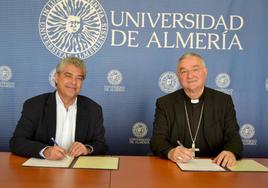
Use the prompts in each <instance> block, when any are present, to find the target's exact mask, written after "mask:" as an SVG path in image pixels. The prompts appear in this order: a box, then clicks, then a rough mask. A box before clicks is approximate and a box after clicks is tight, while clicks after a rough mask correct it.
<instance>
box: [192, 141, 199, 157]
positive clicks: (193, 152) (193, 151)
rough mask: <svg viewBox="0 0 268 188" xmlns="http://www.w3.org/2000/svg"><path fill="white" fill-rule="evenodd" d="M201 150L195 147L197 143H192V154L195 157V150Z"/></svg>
mask: <svg viewBox="0 0 268 188" xmlns="http://www.w3.org/2000/svg"><path fill="white" fill-rule="evenodd" d="M196 151H199V148H195V143H194V142H193V143H192V156H193V157H195V152H196Z"/></svg>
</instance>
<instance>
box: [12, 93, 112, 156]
mask: <svg viewBox="0 0 268 188" xmlns="http://www.w3.org/2000/svg"><path fill="white" fill-rule="evenodd" d="M104 134H105V129H104V127H103V115H102V109H101V106H100V105H98V104H97V103H95V102H94V101H92V100H91V99H89V98H87V97H85V96H80V95H79V96H77V114H76V129H75V141H78V142H81V143H83V144H85V145H91V146H93V148H94V151H93V153H92V155H98V154H105V153H106V151H107V145H106V143H105V139H104ZM55 135H56V96H55V92H53V93H45V94H42V95H39V96H36V97H33V98H31V99H28V100H27V101H26V102H25V103H24V105H23V111H22V115H21V118H20V120H19V121H18V124H17V127H16V129H15V132H14V134H13V137H12V138H11V139H10V150H11V152H12V153H14V154H17V155H21V156H25V157H37V158H40V157H41V156H40V155H39V152H40V151H41V150H42V149H43V148H44V147H46V146H52V145H54V143H53V142H52V140H51V137H53V138H55Z"/></svg>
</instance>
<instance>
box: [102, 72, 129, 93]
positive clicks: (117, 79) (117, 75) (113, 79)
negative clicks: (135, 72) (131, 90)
mask: <svg viewBox="0 0 268 188" xmlns="http://www.w3.org/2000/svg"><path fill="white" fill-rule="evenodd" d="M122 80H123V75H122V73H121V72H120V71H119V70H116V69H112V70H110V71H109V72H108V73H107V81H108V83H109V84H110V85H105V86H104V91H106V92H125V86H122V85H120V84H121V82H122Z"/></svg>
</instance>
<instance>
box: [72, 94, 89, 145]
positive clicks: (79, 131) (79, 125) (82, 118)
mask: <svg viewBox="0 0 268 188" xmlns="http://www.w3.org/2000/svg"><path fill="white" fill-rule="evenodd" d="M85 108H86V107H85V105H84V104H83V102H82V99H81V98H80V97H79V96H77V113H76V127H75V141H81V140H83V137H84V135H85V134H86V132H87V130H86V127H87V126H85V125H86V121H87V119H88V117H89V114H88V110H86V109H85Z"/></svg>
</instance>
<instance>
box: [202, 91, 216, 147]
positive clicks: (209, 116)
mask: <svg viewBox="0 0 268 188" xmlns="http://www.w3.org/2000/svg"><path fill="white" fill-rule="evenodd" d="M204 92H205V95H204V101H205V104H204V135H205V138H206V141H207V143H208V145H209V146H210V147H211V148H212V145H211V142H210V140H211V135H213V134H215V133H214V131H213V129H214V127H213V122H214V121H213V96H212V95H211V93H210V92H209V90H207V89H206V88H205V91H204Z"/></svg>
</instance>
